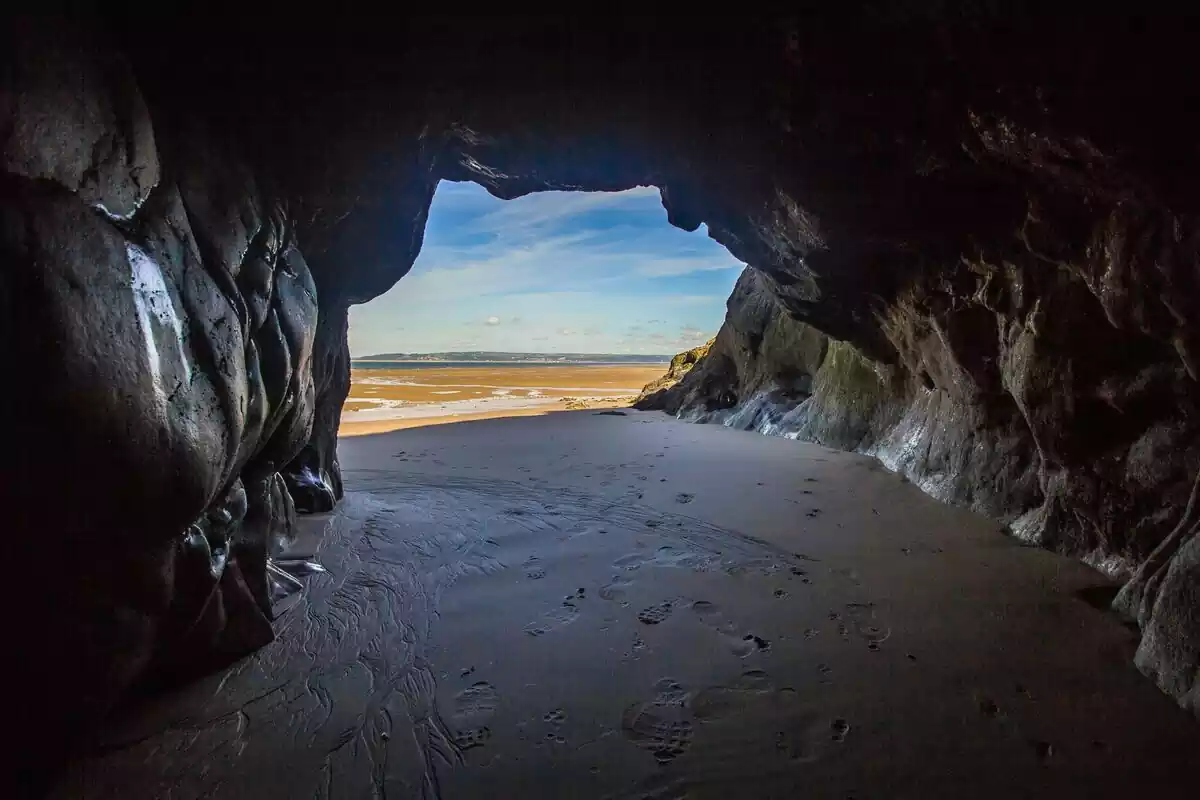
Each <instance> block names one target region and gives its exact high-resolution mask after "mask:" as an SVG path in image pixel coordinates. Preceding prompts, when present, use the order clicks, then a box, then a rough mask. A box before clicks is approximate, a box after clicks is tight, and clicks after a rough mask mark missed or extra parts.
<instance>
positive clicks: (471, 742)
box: [454, 725, 492, 750]
mask: <svg viewBox="0 0 1200 800" xmlns="http://www.w3.org/2000/svg"><path fill="white" fill-rule="evenodd" d="M491 738H492V729H491V728H489V727H488V726H487V725H483V726H481V727H479V728H467V729H465V730H461V731H455V732H454V744H455V746H457V747H458V749H459V750H470V749H471V748H473V747H483V746H484V745H485V744H487V743H488V741H489V740H490V739H491Z"/></svg>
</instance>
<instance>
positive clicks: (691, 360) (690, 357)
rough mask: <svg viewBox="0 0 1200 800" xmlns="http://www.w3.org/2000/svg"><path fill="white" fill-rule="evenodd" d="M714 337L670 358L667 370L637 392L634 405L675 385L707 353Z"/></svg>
mask: <svg viewBox="0 0 1200 800" xmlns="http://www.w3.org/2000/svg"><path fill="white" fill-rule="evenodd" d="M714 341H716V339H715V338H713V339H709V340H708V341H707V342H705V343H704V344H702V345H700V346H699V347H693V348H692V349H691V350H685V351H683V352H682V353H679V354H678V355H676V356H675V357H673V358H672V359H671V363H670V364H668V365H667V371H666V372H665V373H663V376H662V377H661V378H659V379H657V380H654V381H651V382H650V383H648V384H646V385H645V386H644V387H642V391H641V392H640V393H639V394H638V396H637V400H636V402H635V405H638V404H640V403H642V402H644V401H645V400H646V399H647V398H649V397H652V396H654V395H657V394H658V393H659V392H664V391H666V390H667V389H670V388H671V387H673V386H675V385H676V384H677V383H679V382H680V381H681V380H683V376H684V375H687V374H688V372H690V371H691V369H692V367H694V366H696V364H697V363H698V362H699V361H700V360H701V359H703V358H704V357H705V356H706V355H708V351H709V350H710V349H712V346H713V342H714Z"/></svg>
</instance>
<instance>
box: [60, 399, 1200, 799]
mask: <svg viewBox="0 0 1200 800" xmlns="http://www.w3.org/2000/svg"><path fill="white" fill-rule="evenodd" d="M340 456H341V460H342V465H343V468H344V470H345V479H346V487H347V490H348V494H347V498H346V500H345V502H344V503H343V504H342V505H341V506H340V507H339V509H338V510H337V511H336V512H334V513H333V514H330V515H322V516H320V517H312V518H308V519H307V520H306V521H305V525H306V529H307V530H308V532H309V535H310V536H313V537H314V540H319V543H317V544H316V545H315V549H316V550H317V556H316V557H317V559H318V560H319V561H320V562H321V563H322V564H324V566H325V567H326V568H327V569H328V570H329V572H328V573H326V574H323V575H320V574H319V575H314V576H311V577H310V578H308V579H307V580H308V586H307V588H306V590H305V592H304V594H303V595H300V596H297V597H295V598H294V602H293V604H292V607H291V608H290V609H289V610H288V611H286V612H285V613H284V614H283V616H282V617H281V620H280V622H279V639H278V641H277V642H276V643H274V644H273V645H271V646H270V647H268V648H266V649H264V650H263V651H261V652H259V653H257V654H255V655H254V656H252V657H250V658H248V659H245V660H243V661H242V662H239V664H237V665H235V666H234V667H233V668H231V669H230V670H227V671H226V672H224V673H222V674H219V675H215V676H212V677H211V678H208V679H205V680H204V681H201V682H199V683H197V684H194V685H192V686H189V687H187V688H186V689H184V690H181V691H179V692H176V693H173V694H170V695H167V696H164V697H163V698H160V699H159V700H157V701H156V702H155V703H154V704H153V705H152V706H151V707H148V708H141V709H138V710H137V712H136V713H132V714H129V715H127V718H126V719H124V720H122V721H121V722H119V723H114V724H113V725H112V726H110V728H109V729H108V730H107V731H106V732H105V734H104V737H103V738H104V749H103V752H100V753H98V754H96V755H95V756H93V757H91V758H89V759H85V760H80V761H78V762H77V763H76V764H75V766H74V767H73V769H72V771H71V773H70V774H69V775H68V776H67V778H66V780H65V781H64V783H63V784H62V785H61V786H60V787H59V791H58V793H57V796H61V797H172V798H193V797H221V798H241V797H247V798H248V797H320V798H334V797H346V798H360V797H387V798H401V797H422V796H424V797H439V796H440V797H445V798H474V797H504V798H508V797H512V798H517V797H539V798H540V797H547V798H559V797H586V798H592V797H594V798H604V797H614V798H623V797H639V798H682V797H696V798H705V797H714V798H716V797H720V798H727V797H781V798H782V797H787V798H793V797H798V796H806V797H832V798H850V797H853V798H860V799H861V798H879V797H884V798H901V797H913V798H916V797H920V798H930V797H939V798H940V797H955V798H962V797H973V798H984V797H996V798H1000V797H1003V798H1011V797H1043V796H1044V797H1051V796H1053V797H1058V798H1061V797H1088V798H1098V797H1128V796H1129V795H1130V793H1131V792H1139V793H1145V792H1153V793H1154V794H1155V796H1156V797H1158V798H1163V797H1176V796H1179V797H1183V796H1190V791H1194V789H1195V787H1194V785H1193V786H1187V785H1176V784H1175V783H1174V782H1178V781H1187V780H1189V779H1191V778H1194V765H1195V763H1197V761H1196V759H1197V757H1198V755H1200V728H1198V727H1197V726H1196V724H1195V722H1194V721H1193V720H1192V719H1191V718H1190V717H1189V716H1188V715H1187V714H1185V713H1184V712H1182V711H1181V710H1180V709H1178V708H1177V707H1176V706H1175V705H1174V704H1173V702H1172V701H1171V700H1170V699H1169V698H1167V697H1166V696H1164V695H1162V694H1160V693H1159V692H1158V691H1157V689H1155V688H1154V686H1153V685H1152V684H1151V683H1150V682H1149V681H1148V680H1146V679H1145V678H1143V677H1142V676H1141V675H1139V674H1138V673H1137V671H1136V670H1135V669H1134V668H1133V667H1132V666H1131V663H1130V661H1131V657H1132V653H1133V649H1134V645H1135V634H1134V633H1133V632H1132V631H1130V630H1129V629H1128V628H1127V627H1125V626H1124V625H1122V624H1121V623H1120V621H1118V620H1117V619H1116V618H1115V617H1113V616H1112V615H1111V614H1109V613H1107V612H1106V611H1104V610H1102V609H1100V608H1098V607H1097V606H1098V605H1102V602H1101V601H1102V599H1103V598H1104V597H1106V596H1107V595H1108V594H1109V589H1108V588H1107V587H1106V586H1105V580H1104V579H1103V578H1102V577H1101V576H1100V575H1098V574H1097V573H1095V572H1093V571H1091V570H1090V569H1089V568H1087V567H1085V566H1083V565H1082V564H1079V563H1077V562H1074V561H1072V560H1069V559H1065V558H1061V557H1058V556H1056V555H1053V554H1051V553H1048V552H1044V551H1041V550H1037V549H1031V548H1027V547H1022V546H1020V545H1019V543H1017V542H1016V541H1014V540H1012V539H1010V538H1008V537H1005V536H1004V535H1003V534H1002V533H1001V532H1000V531H999V529H998V527H997V525H996V524H995V523H993V522H991V521H988V520H986V519H984V518H981V517H979V516H976V515H974V514H971V513H968V512H966V511H963V510H960V509H953V508H949V507H946V506H943V505H941V504H939V503H937V502H935V501H933V500H931V499H929V498H928V497H926V496H924V495H923V494H921V492H919V491H918V490H917V489H916V488H915V487H913V486H911V485H909V484H907V483H906V482H905V481H903V480H902V479H901V478H899V477H897V476H896V475H893V474H891V473H889V472H887V471H886V470H883V469H882V468H881V467H880V466H879V465H878V464H877V463H876V462H875V461H873V460H872V459H868V458H864V457H861V456H856V455H851V454H846V453H841V452H837V451H832V450H827V449H825V448H822V447H819V446H816V445H811V444H803V443H797V442H792V441H787V440H781V439H773V438H768V437H762V436H756V435H751V434H747V433H741V432H735V431H730V430H727V429H724V428H720V427H709V426H698V425H688V424H684V423H680V422H677V421H675V420H672V419H670V418H669V417H666V416H664V415H661V414H655V413H642V412H635V411H629V412H622V413H614V412H606V413H599V412H595V411H580V412H571V413H561V414H553V415H549V416H542V417H527V418H518V419H498V420H487V421H482V422H464V423H457V424H451V425H441V426H437V427H431V428H417V429H411V430H405V431H398V432H395V433H389V434H382V435H375V436H361V437H355V438H352V439H348V440H345V441H343V442H342V444H341V449H340ZM798 792H799V794H798Z"/></svg>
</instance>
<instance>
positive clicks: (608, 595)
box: [599, 575, 633, 605]
mask: <svg viewBox="0 0 1200 800" xmlns="http://www.w3.org/2000/svg"><path fill="white" fill-rule="evenodd" d="M630 586H633V581H631V580H629V579H628V578H622V577H621V576H620V575H614V576H613V577H612V580H611V581H609V582H608V583H606V584H604V585H603V586H601V587H600V591H599V594H600V599H601V600H611V601H613V602H614V603H621V604H622V605H628V604H629V603H628V602H627V601H626V599H625V598H626V597H627V596H628V594H629V587H630Z"/></svg>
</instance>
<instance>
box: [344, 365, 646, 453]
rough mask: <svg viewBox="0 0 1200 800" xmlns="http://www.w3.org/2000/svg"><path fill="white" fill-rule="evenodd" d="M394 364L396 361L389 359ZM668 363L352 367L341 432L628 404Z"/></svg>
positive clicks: (360, 432)
mask: <svg viewBox="0 0 1200 800" xmlns="http://www.w3.org/2000/svg"><path fill="white" fill-rule="evenodd" d="M389 363H391V362H389ZM666 368H667V365H666V364H654V365H644V364H643V365H628V364H600V365H576V364H570V365H557V366H554V365H527V366H502V367H494V366H489V367H461V366H454V367H428V366H426V367H425V368H422V369H362V368H357V369H353V370H351V384H350V395H349V397H348V398H347V400H346V404H345V406H343V409H342V423H341V426H340V427H339V429H338V434H339V435H341V436H361V435H364V434H368V433H384V432H386V431H392V430H402V429H406V428H414V427H421V426H424V425H439V424H444V423H446V422H456V421H464V420H473V419H495V418H499V417H519V416H535V415H538V414H548V413H551V412H555V411H564V410H571V409H579V408H622V407H627V406H628V405H630V404H631V403H632V402H633V400H634V399H635V398H636V397H637V395H638V393H639V392H640V391H641V390H642V387H643V386H645V385H646V384H647V383H649V382H650V381H653V380H656V379H657V378H660V377H662V374H663V372H664V371H665V370H666Z"/></svg>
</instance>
